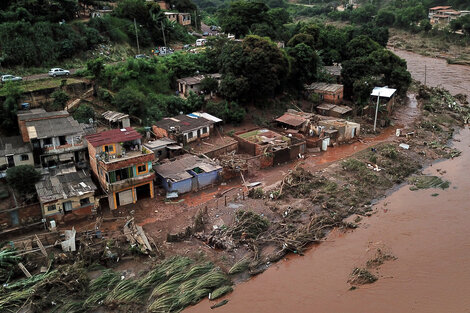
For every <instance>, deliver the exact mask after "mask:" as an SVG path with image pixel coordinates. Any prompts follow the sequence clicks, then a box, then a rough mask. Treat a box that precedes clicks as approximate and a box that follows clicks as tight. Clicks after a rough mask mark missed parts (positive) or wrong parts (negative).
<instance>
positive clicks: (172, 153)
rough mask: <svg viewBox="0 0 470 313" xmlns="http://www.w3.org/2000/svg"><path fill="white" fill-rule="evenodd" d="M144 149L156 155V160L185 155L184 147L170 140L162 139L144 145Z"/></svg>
mask: <svg viewBox="0 0 470 313" xmlns="http://www.w3.org/2000/svg"><path fill="white" fill-rule="evenodd" d="M144 147H145V148H147V149H148V150H149V151H152V152H153V153H154V154H155V160H157V161H161V160H163V159H166V158H169V159H172V158H174V157H177V156H179V155H181V154H183V147H181V146H179V145H177V144H176V141H174V140H172V139H170V138H160V139H156V140H151V141H148V142H146V143H144Z"/></svg>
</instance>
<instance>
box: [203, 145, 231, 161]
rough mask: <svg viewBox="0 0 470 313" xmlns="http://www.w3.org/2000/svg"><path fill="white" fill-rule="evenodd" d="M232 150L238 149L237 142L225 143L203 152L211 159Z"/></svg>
mask: <svg viewBox="0 0 470 313" xmlns="http://www.w3.org/2000/svg"><path fill="white" fill-rule="evenodd" d="M232 151H238V142H233V143H230V144H228V145H225V146H223V147H220V148H217V149H214V150H212V151H209V152H206V153H204V154H205V155H207V156H208V157H209V158H212V159H213V158H216V157H218V156H220V155H222V154H227V153H229V152H232Z"/></svg>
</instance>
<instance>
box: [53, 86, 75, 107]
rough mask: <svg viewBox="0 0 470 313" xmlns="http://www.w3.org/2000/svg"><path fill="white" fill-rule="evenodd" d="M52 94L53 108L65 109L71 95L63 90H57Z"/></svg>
mask: <svg viewBox="0 0 470 313" xmlns="http://www.w3.org/2000/svg"><path fill="white" fill-rule="evenodd" d="M51 96H52V98H53V99H54V101H53V102H52V108H53V109H54V110H63V109H64V108H65V105H66V104H67V101H69V99H70V97H69V95H68V94H67V93H66V92H65V91H63V90H56V91H54V92H53V93H52V95H51Z"/></svg>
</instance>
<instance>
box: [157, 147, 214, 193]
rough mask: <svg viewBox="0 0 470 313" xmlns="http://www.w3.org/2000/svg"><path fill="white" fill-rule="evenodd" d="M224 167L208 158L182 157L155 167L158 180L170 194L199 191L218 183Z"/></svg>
mask: <svg viewBox="0 0 470 313" xmlns="http://www.w3.org/2000/svg"><path fill="white" fill-rule="evenodd" d="M221 171H222V167H221V166H220V165H217V164H216V163H214V162H212V161H211V160H209V159H206V158H200V157H197V156H194V155H186V156H182V157H180V158H178V159H176V160H174V161H171V162H168V163H164V164H162V165H158V166H156V167H155V172H156V174H157V180H158V181H159V183H160V184H161V185H162V186H163V188H164V189H165V190H166V191H167V192H168V193H173V192H176V193H178V194H182V193H186V192H190V191H197V190H200V189H203V188H205V187H207V186H211V185H213V184H215V183H217V182H218V179H219V173H220V172H221Z"/></svg>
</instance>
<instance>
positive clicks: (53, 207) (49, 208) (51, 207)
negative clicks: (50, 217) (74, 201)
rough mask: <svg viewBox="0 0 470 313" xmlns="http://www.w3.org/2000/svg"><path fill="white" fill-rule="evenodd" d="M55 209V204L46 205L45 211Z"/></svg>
mask: <svg viewBox="0 0 470 313" xmlns="http://www.w3.org/2000/svg"><path fill="white" fill-rule="evenodd" d="M55 210H56V207H55V204H53V205H49V206H47V212H51V211H55Z"/></svg>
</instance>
